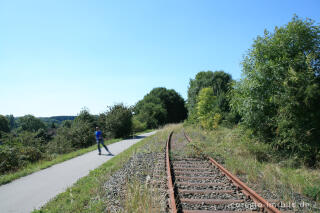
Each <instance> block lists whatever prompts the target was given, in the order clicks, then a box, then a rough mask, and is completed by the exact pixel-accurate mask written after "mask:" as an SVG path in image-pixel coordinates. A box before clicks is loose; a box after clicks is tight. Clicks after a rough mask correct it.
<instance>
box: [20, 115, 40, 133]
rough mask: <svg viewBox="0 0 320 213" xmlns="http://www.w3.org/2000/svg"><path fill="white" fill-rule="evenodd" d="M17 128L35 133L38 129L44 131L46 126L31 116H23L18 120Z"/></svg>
mask: <svg viewBox="0 0 320 213" xmlns="http://www.w3.org/2000/svg"><path fill="white" fill-rule="evenodd" d="M19 126H20V127H21V129H22V130H25V131H29V132H36V131H38V130H39V129H46V125H45V124H44V123H43V122H42V121H41V120H40V119H39V118H36V117H34V116H33V115H25V116H23V117H21V118H19Z"/></svg>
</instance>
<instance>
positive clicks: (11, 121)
mask: <svg viewBox="0 0 320 213" xmlns="http://www.w3.org/2000/svg"><path fill="white" fill-rule="evenodd" d="M6 117H7V119H8V121H9V127H10V130H13V129H15V128H17V124H16V121H15V119H14V117H13V115H7V116H6Z"/></svg>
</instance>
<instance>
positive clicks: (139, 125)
mask: <svg viewBox="0 0 320 213" xmlns="http://www.w3.org/2000/svg"><path fill="white" fill-rule="evenodd" d="M146 129H147V123H145V122H141V121H139V120H138V119H137V117H136V116H133V117H132V131H133V132H142V131H144V130H146Z"/></svg>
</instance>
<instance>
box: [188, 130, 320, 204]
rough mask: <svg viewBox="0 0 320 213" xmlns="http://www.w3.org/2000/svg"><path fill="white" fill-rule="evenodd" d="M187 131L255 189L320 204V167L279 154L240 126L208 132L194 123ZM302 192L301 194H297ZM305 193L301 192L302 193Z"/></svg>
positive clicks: (200, 145)
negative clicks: (304, 163)
mask: <svg viewBox="0 0 320 213" xmlns="http://www.w3.org/2000/svg"><path fill="white" fill-rule="evenodd" d="M186 130H187V133H188V134H189V135H190V137H191V138H192V139H193V144H195V145H197V146H198V147H199V148H200V149H201V150H203V152H204V153H205V154H207V155H209V156H211V157H213V158H214V159H216V160H218V161H219V162H220V163H223V164H224V166H225V167H226V168H227V169H228V170H229V171H230V172H232V173H233V174H235V175H237V176H239V177H240V178H241V179H243V180H244V182H246V183H248V185H250V186H251V187H253V188H255V190H257V191H258V192H259V191H261V192H262V191H264V190H269V191H271V192H273V193H275V194H276V195H277V196H278V197H279V199H281V201H283V202H287V203H288V202H297V197H299V198H298V200H299V199H300V201H301V199H302V200H303V199H304V198H303V197H308V198H309V200H313V201H317V202H314V203H313V204H311V205H312V206H316V207H317V208H318V207H319V201H320V187H319V186H320V170H319V169H310V168H307V167H304V166H303V165H299V164H298V165H296V162H297V159H294V158H291V159H288V158H286V159H284V158H281V156H277V155H278V154H275V153H276V152H275V151H274V150H272V147H271V146H269V145H267V144H264V143H261V142H259V141H256V140H255V139H253V138H251V137H250V135H248V134H246V133H245V132H244V131H242V130H241V129H240V128H238V127H237V128H233V129H229V128H222V127H221V128H218V129H217V130H214V131H208V132H205V131H203V130H201V129H200V128H197V127H195V126H188V127H186ZM298 194H300V195H298ZM301 195H302V196H301Z"/></svg>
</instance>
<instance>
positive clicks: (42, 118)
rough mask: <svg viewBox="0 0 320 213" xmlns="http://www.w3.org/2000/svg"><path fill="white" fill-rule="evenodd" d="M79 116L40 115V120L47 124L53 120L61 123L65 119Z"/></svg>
mask: <svg viewBox="0 0 320 213" xmlns="http://www.w3.org/2000/svg"><path fill="white" fill-rule="evenodd" d="M76 117H77V116H52V117H39V119H40V120H42V121H43V122H45V123H47V124H51V123H52V122H53V123H55V124H58V125H60V124H61V123H62V122H63V121H65V120H74V119H75V118H76Z"/></svg>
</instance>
